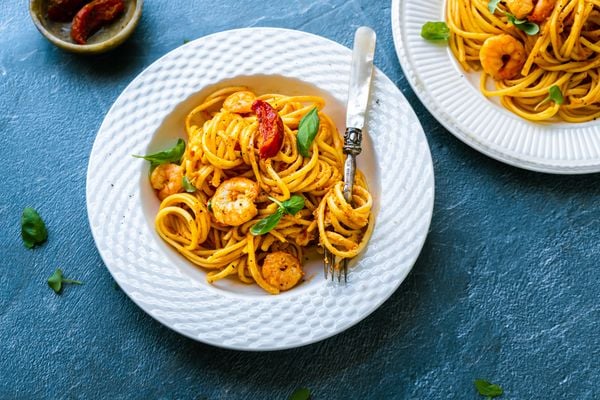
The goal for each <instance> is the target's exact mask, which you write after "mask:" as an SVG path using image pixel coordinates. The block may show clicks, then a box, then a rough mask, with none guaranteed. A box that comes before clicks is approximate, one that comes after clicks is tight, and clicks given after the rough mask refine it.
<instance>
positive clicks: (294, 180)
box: [151, 87, 373, 294]
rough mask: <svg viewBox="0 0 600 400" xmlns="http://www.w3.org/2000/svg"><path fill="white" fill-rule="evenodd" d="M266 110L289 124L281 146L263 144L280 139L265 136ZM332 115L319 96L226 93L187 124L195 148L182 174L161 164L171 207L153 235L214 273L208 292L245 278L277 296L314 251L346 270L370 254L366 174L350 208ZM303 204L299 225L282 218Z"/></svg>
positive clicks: (159, 176)
mask: <svg viewBox="0 0 600 400" xmlns="http://www.w3.org/2000/svg"><path fill="white" fill-rule="evenodd" d="M264 103H267V104H268V105H266V106H265V105H264ZM261 105H262V106H264V107H267V109H268V110H270V109H272V110H275V111H276V114H277V115H278V116H279V117H277V115H271V116H270V118H280V120H281V122H282V131H281V134H282V135H283V136H282V138H279V139H282V140H281V141H280V143H279V144H278V143H277V140H276V139H278V138H277V137H273V136H271V137H263V136H261V135H265V134H267V135H270V134H272V135H277V132H276V131H275V130H276V128H277V127H276V126H274V125H271V126H267V127H266V128H265V127H264V126H261V124H262V123H263V122H261V118H260V117H261V115H258V116H257V113H256V112H255V110H257V108H258V107H259V106H261ZM324 106H325V102H324V100H323V99H322V98H320V97H316V96H284V95H280V94H265V95H262V96H256V95H255V94H254V93H252V92H250V91H249V90H248V89H247V88H245V87H228V88H224V89H220V90H217V91H215V92H213V93H211V94H210V95H208V96H207V97H206V98H205V99H204V101H203V102H202V103H201V104H199V105H198V106H197V107H195V108H194V109H193V110H192V111H191V112H190V113H189V114H188V115H187V118H186V120H185V129H186V132H187V136H188V144H187V147H186V149H185V153H184V154H183V157H182V159H181V162H180V167H178V166H176V165H174V164H172V163H171V164H163V165H160V166H158V167H157V168H156V169H155V170H154V172H153V173H152V176H151V183H152V185H153V187H154V188H155V189H156V190H157V194H158V195H159V198H163V200H162V202H161V204H160V209H159V211H158V213H157V215H156V220H155V225H156V230H157V232H158V234H159V235H160V236H161V238H162V239H163V240H164V241H165V242H167V243H168V244H169V245H171V246H172V247H173V248H175V249H176V250H177V251H178V252H180V253H181V254H182V255H183V256H184V257H186V258H187V259H188V260H190V261H191V262H192V263H194V264H195V265H198V266H200V267H202V268H204V269H207V270H208V273H207V281H208V282H210V283H212V282H215V281H218V280H220V279H224V278H227V277H237V279H239V280H240V281H241V282H244V283H256V284H258V285H259V286H260V287H261V288H263V289H264V290H265V291H267V292H268V293H271V294H277V293H279V292H280V291H282V290H287V289H289V288H290V287H292V286H294V285H295V284H297V283H298V281H299V279H300V278H301V277H302V269H301V260H302V259H303V254H304V251H305V250H306V248H307V247H309V246H311V245H315V244H319V245H320V246H325V247H326V248H327V249H328V250H329V251H330V252H331V253H332V254H334V255H335V256H337V257H338V260H342V259H344V258H351V257H354V256H356V255H357V254H358V253H359V252H360V251H361V250H363V249H364V247H365V246H366V243H367V241H368V239H369V236H370V234H371V231H372V229H373V215H372V213H371V206H372V198H371V195H370V193H369V191H368V189H367V184H366V181H365V178H364V176H363V175H362V174H361V173H360V172H358V174H357V178H356V182H355V185H354V191H353V198H352V202H351V204H350V203H348V202H346V201H345V200H344V197H343V194H342V192H341V190H342V181H341V179H342V172H341V171H342V169H343V162H344V155H343V152H342V146H343V142H342V139H341V138H340V136H339V134H338V131H337V129H336V127H335V125H334V123H333V121H332V120H331V119H330V117H329V116H327V114H325V113H323V112H322V111H320V110H322V109H323V107H324ZM269 107H270V108H269ZM315 107H316V108H317V109H318V110H319V111H318V117H319V121H320V124H319V128H318V132H317V134H316V137H315V138H314V140H313V141H312V144H311V146H310V149H311V150H310V154H309V157H303V156H302V155H301V154H300V153H299V151H298V148H297V135H298V130H299V129H298V128H299V125H300V124H301V120H302V118H303V117H304V116H305V115H307V114H308V113H309V111H311V110H312V109H313V108H315ZM263 128H265V129H266V130H265V129H263ZM269 129H270V131H269ZM265 132H266V133H265ZM259 142H260V143H259ZM273 143H275V144H273ZM279 145H280V147H273V146H279ZM265 146H271V147H269V148H268V149H267V150H265ZM273 149H275V150H273ZM263 150H265V151H263ZM272 153H274V156H271V157H267V156H264V154H272ZM165 174H166V175H167V177H165V176H164V175H165ZM169 174H170V175H169ZM182 179H183V180H184V184H183V185H182V184H179V183H180V182H181V180H182ZM186 186H187V189H186ZM190 189H191V190H190ZM184 190H187V191H185V192H184ZM297 196H301V200H303V203H304V207H303V208H302V209H301V210H300V211H298V212H296V213H294V214H293V215H291V214H289V213H286V212H284V208H281V205H282V204H283V203H285V202H286V201H287V200H289V199H290V198H292V197H297ZM278 213H279V214H281V215H278ZM274 217H275V218H280V219H276V225H275V226H274V228H273V229H271V230H270V231H268V232H267V233H265V234H258V235H256V234H253V229H251V228H252V227H253V226H255V225H256V224H257V223H258V222H259V221H261V220H263V219H265V218H274ZM269 254H271V255H272V256H271V257H269V259H267V257H268V255H269ZM293 260H296V261H293ZM267 263H269V267H268V268H266V267H265V265H266V264H267ZM273 263H276V264H275V266H274V265H273ZM277 263H280V264H277ZM296 263H297V265H296ZM299 271H300V273H299Z"/></svg>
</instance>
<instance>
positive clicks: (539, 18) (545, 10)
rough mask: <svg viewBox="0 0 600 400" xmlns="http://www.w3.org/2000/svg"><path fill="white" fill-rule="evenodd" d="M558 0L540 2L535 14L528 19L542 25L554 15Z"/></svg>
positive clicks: (541, 0)
mask: <svg viewBox="0 0 600 400" xmlns="http://www.w3.org/2000/svg"><path fill="white" fill-rule="evenodd" d="M555 5H556V0H538V1H537V3H536V4H535V8H534V9H533V12H532V13H531V14H530V15H529V16H528V17H527V19H528V20H530V21H531V22H537V23H539V24H541V23H542V22H544V21H545V20H546V18H548V17H549V16H550V14H552V11H553V10H554V6H555Z"/></svg>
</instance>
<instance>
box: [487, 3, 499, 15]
mask: <svg viewBox="0 0 600 400" xmlns="http://www.w3.org/2000/svg"><path fill="white" fill-rule="evenodd" d="M500 1H501V0H490V2H489V3H488V10H490V13H492V14H493V13H494V12H495V11H496V8H497V7H498V4H499V3H500Z"/></svg>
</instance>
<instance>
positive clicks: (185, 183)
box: [181, 175, 196, 193]
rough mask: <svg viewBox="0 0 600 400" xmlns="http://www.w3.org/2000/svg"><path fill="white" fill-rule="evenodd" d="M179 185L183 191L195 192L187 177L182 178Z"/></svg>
mask: <svg viewBox="0 0 600 400" xmlns="http://www.w3.org/2000/svg"><path fill="white" fill-rule="evenodd" d="M181 184H182V186H183V189H184V190H185V191H186V192H188V193H194V192H195V191H196V187H195V186H194V185H192V182H190V180H189V179H188V177H187V176H185V175H184V176H183V179H182V182H181Z"/></svg>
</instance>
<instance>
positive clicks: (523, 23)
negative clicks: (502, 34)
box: [506, 13, 540, 36]
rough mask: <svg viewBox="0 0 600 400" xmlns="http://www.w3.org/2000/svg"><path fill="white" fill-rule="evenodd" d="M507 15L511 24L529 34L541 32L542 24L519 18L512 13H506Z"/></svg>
mask: <svg viewBox="0 0 600 400" xmlns="http://www.w3.org/2000/svg"><path fill="white" fill-rule="evenodd" d="M506 17H507V18H508V20H509V21H510V23H511V24H513V25H514V26H515V27H516V28H518V29H520V30H522V31H523V32H525V33H526V34H528V35H529V36H533V35H537V34H538V33H539V32H540V26H539V25H538V24H536V23H535V22H529V21H527V20H526V19H517V17H515V16H514V15H512V14H510V13H506Z"/></svg>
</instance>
